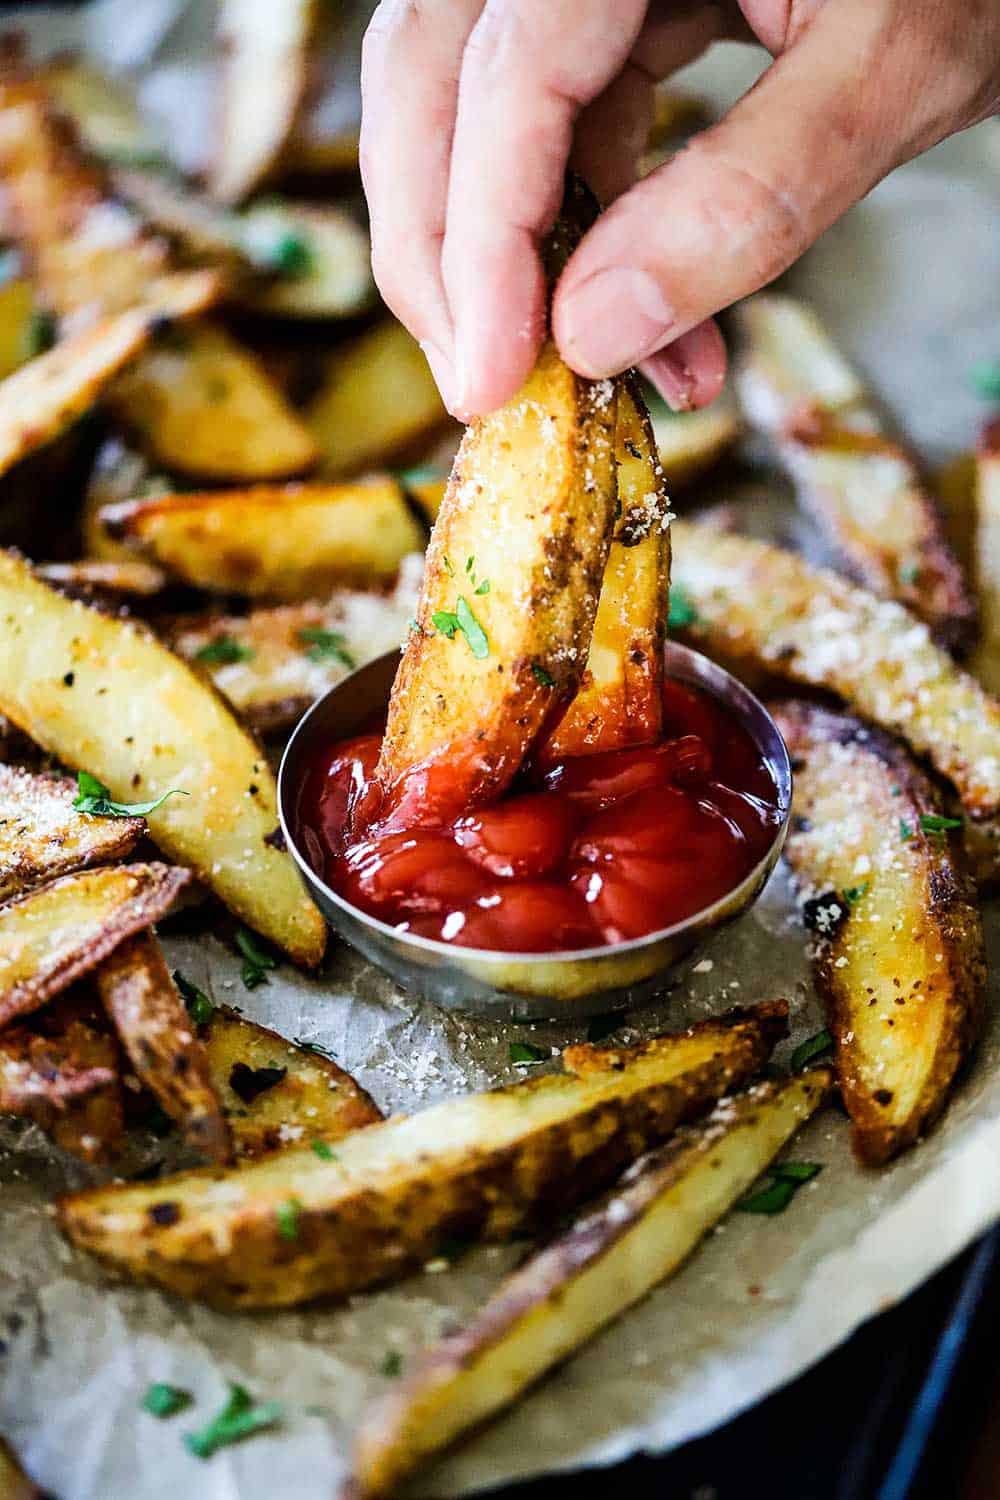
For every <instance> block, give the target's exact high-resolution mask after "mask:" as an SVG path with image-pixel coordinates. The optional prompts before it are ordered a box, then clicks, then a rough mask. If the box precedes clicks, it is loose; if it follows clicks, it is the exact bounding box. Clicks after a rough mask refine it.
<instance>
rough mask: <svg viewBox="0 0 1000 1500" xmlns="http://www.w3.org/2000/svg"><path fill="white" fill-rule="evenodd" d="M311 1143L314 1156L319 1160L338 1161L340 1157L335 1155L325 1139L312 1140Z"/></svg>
mask: <svg viewBox="0 0 1000 1500" xmlns="http://www.w3.org/2000/svg"><path fill="white" fill-rule="evenodd" d="M311 1145H312V1149H313V1152H314V1153H315V1155H316V1156H318V1157H319V1159H320V1161H339V1160H340V1157H339V1156H338V1155H337V1153H336V1151H332V1150H331V1149H330V1147H329V1146H328V1145H327V1144H326V1141H312V1142H311Z"/></svg>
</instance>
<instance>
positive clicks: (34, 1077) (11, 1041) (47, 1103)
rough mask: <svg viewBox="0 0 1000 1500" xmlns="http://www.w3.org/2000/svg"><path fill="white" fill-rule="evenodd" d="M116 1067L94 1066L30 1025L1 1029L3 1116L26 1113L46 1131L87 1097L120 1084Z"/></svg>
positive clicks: (1, 1109) (0, 1103)
mask: <svg viewBox="0 0 1000 1500" xmlns="http://www.w3.org/2000/svg"><path fill="white" fill-rule="evenodd" d="M115 1077H116V1073H115V1070H114V1069H113V1068H110V1067H106V1066H98V1067H95V1066H94V1065H93V1064H92V1063H89V1062H86V1063H85V1062H83V1061H81V1060H80V1058H79V1057H76V1056H74V1055H73V1052H72V1049H71V1048H66V1047H64V1046H60V1045H57V1044H55V1043H54V1042H53V1040H52V1039H51V1038H50V1037H45V1036H39V1035H38V1033H37V1032H33V1031H30V1030H29V1029H28V1028H27V1027H26V1026H7V1027H5V1028H4V1029H3V1031H0V1113H3V1114H5V1115H25V1116H27V1117H28V1118H29V1119H32V1120H34V1121H35V1122H36V1124H38V1125H41V1127H42V1129H43V1130H45V1129H49V1128H51V1125H52V1122H53V1120H54V1118H55V1116H56V1114H57V1113H59V1112H61V1111H63V1110H65V1109H66V1107H67V1105H68V1104H69V1103H70V1102H71V1101H73V1100H76V1099H80V1098H82V1097H83V1096H84V1095H85V1094H92V1093H93V1092H94V1090H95V1089H99V1088H103V1087H105V1086H107V1085H108V1084H111V1083H113V1082H114V1081H115Z"/></svg>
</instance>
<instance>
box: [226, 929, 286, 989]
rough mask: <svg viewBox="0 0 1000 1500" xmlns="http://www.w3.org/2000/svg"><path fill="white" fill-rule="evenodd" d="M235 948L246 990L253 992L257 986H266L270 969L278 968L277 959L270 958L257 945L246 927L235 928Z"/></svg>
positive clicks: (268, 954)
mask: <svg viewBox="0 0 1000 1500" xmlns="http://www.w3.org/2000/svg"><path fill="white" fill-rule="evenodd" d="M236 946H237V948H238V949H239V951H240V955H241V956H242V959H243V969H242V972H241V976H240V977H241V978H242V980H243V983H244V985H245V986H246V988H247V989H248V990H255V989H256V988H257V986H258V985H261V984H267V982H268V980H267V975H268V971H269V970H270V969H276V968H277V967H278V963H277V959H274V958H272V957H271V955H270V953H267V952H266V951H265V950H264V949H263V948H262V947H261V946H260V944H259V943H258V941H257V939H256V938H255V937H254V935H253V933H252V932H250V931H249V929H248V928H246V927H237V929H236Z"/></svg>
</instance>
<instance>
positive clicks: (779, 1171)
mask: <svg viewBox="0 0 1000 1500" xmlns="http://www.w3.org/2000/svg"><path fill="white" fill-rule="evenodd" d="M822 1170H823V1168H822V1166H821V1164H820V1163H819V1162H815V1161H786V1162H781V1163H779V1164H778V1165H777V1166H773V1167H771V1168H770V1169H769V1172H768V1175H769V1177H770V1179H771V1180H770V1182H768V1183H766V1184H765V1186H764V1187H762V1188H760V1189H759V1190H758V1191H757V1192H756V1193H751V1194H750V1196H749V1198H744V1199H742V1201H741V1202H739V1203H737V1205H736V1207H737V1208H738V1209H739V1210H740V1212H741V1213H745V1214H782V1213H784V1211H785V1209H786V1208H787V1207H788V1205H789V1203H791V1201H792V1199H793V1198H794V1197H795V1194H796V1193H797V1192H798V1190H799V1188H800V1187H802V1186H803V1184H805V1183H807V1182H811V1181H812V1179H813V1178H814V1177H815V1176H816V1175H817V1173H819V1172H822Z"/></svg>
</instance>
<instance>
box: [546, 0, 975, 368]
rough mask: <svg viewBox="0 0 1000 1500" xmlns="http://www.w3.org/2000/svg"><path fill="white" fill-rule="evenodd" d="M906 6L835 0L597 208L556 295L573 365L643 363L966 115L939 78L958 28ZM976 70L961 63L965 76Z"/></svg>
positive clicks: (890, 0)
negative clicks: (662, 159) (681, 145)
mask: <svg viewBox="0 0 1000 1500" xmlns="http://www.w3.org/2000/svg"><path fill="white" fill-rule="evenodd" d="M907 8H908V10H909V17H910V19H909V20H907V18H906V15H905V14H901V13H900V5H899V0H827V4H826V5H824V6H822V7H821V8H820V10H819V11H818V13H817V16H816V18H815V20H814V21H813V23H812V24H811V25H810V26H809V27H808V28H807V30H806V31H805V32H804V33H803V34H802V35H801V36H800V38H799V39H798V40H797V41H796V43H795V45H794V46H793V47H792V48H791V49H790V50H789V51H788V52H787V53H785V54H784V55H783V56H782V57H780V58H779V59H778V60H777V61H776V62H775V63H773V64H772V66H771V67H770V68H769V69H768V70H767V72H766V73H765V74H764V76H763V77H762V79H761V80H760V81H759V82H758V83H757V85H756V86H755V87H754V88H753V89H751V90H750V92H749V93H748V94H746V95H745V96H744V97H743V99H741V100H740V102H739V103H738V104H737V105H736V106H735V107H734V108H733V109H732V110H731V111H730V113H729V114H728V115H727V116H726V117H725V118H724V119H723V120H722V121H721V122H720V123H719V124H718V125H716V126H715V127H714V128H713V129H711V130H709V131H706V132H705V133H704V134H702V135H700V136H698V137H696V138H695V140H694V141H693V142H692V143H691V145H690V146H689V147H688V148H687V149H686V150H685V151H683V152H681V153H680V154H679V155H678V156H676V157H674V158H673V160H671V161H670V162H668V163H667V164H666V165H665V166H663V167H661V168H660V169H659V170H658V171H656V172H654V173H653V174H652V175H651V176H649V177H647V178H645V179H644V180H643V181H642V182H640V183H638V184H637V185H636V186H635V187H634V188H632V189H631V191H630V192H628V193H626V194H625V195H624V196H623V197H621V198H619V199H618V200H617V202H615V203H614V204H613V205H612V206H611V208H609V209H608V211H607V212H606V213H605V214H604V215H602V217H601V218H600V219H599V220H598V222H597V224H596V225H595V226H594V227H593V228H592V229H591V230H590V232H589V234H587V236H586V237H585V239H584V240H583V242H582V244H581V245H580V246H579V248H578V249H577V251H576V252H575V254H574V255H573V256H572V258H571V259H570V261H569V264H568V265H567V267H566V270H565V271H564V273H563V275H562V278H561V280H560V282H559V285H558V287H557V289H556V295H555V298H554V301H553V310H552V324H553V330H554V333H555V338H556V341H557V343H558V345H559V348H560V351H561V353H562V355H563V358H564V359H565V360H566V361H567V363H568V364H570V365H571V366H572V367H573V368H574V369H576V370H577V371H579V372H580V373H581V374H583V375H588V376H591V377H593V378H597V377H602V376H605V375H610V374H613V373H616V372H617V371H619V370H623V369H625V368H627V367H628V366H629V365H632V364H637V363H639V361H640V360H644V359H648V357H649V356H650V355H652V354H654V353H655V352H656V351H657V350H660V349H662V348H663V347H664V346H665V345H668V344H671V343H673V341H674V340H675V339H677V338H679V337H681V336H682V335H683V334H685V333H687V332H688V330H690V329H692V328H695V327H696V326H697V325H698V324H700V323H702V322H703V320H705V319H706V318H708V317H710V316H711V314H713V313H715V312H718V311H719V310H720V309H721V308H724V307H726V306H728V305H729V304H730V303H731V302H734V301H736V300H737V299H738V298H740V297H743V296H746V295H747V294H748V293H750V292H753V291H756V290H757V288H758V287H760V286H763V285H764V284H765V283H767V282H768V281H771V280H772V279H773V278H774V277H775V276H777V275H778V274H779V273H780V272H781V271H783V270H784V269H785V268H786V267H787V266H788V265H789V264H790V263H791V262H792V261H794V260H795V259H796V258H797V257H798V256H799V255H800V254H801V253H802V251H803V250H805V249H806V247H807V246H808V245H810V244H811V243H812V241H813V240H814V239H816V238H817V237H818V236H819V235H820V234H821V233H822V232H823V230H824V229H826V228H827V227H828V226H829V225H830V224H831V223H833V221H834V220H835V219H836V218H838V217H839V216H840V214H842V213H843V212H844V210H845V209H847V208H848V207H849V206H850V205H851V204H852V203H854V202H855V201H857V199H859V198H861V197H862V196H863V195H864V194H865V193H866V192H867V191H868V190H869V189H870V188H871V187H872V186H873V185H874V184H875V183H876V182H877V181H878V180H879V179H880V178H881V177H882V176H884V175H885V173H886V172H888V171H889V170H890V169H891V167H892V166H894V165H895V164H896V162H897V161H900V160H905V159H906V157H907V156H909V155H912V154H914V152H915V151H916V150H920V149H923V147H924V146H926V145H930V144H931V143H932V141H933V140H934V139H940V137H941V136H943V135H944V134H946V133H947V132H948V130H949V129H951V128H955V126H956V125H957V124H959V123H965V121H960V119H959V115H960V104H959V103H958V102H957V99H958V95H959V94H960V93H961V84H960V83H959V82H957V81H956V80H955V77H954V73H953V74H952V80H951V82H946V83H943V84H938V83H937V82H936V80H937V79H938V78H940V75H941V73H942V71H944V69H943V64H944V63H948V64H949V66H950V68H952V69H954V68H955V65H956V57H955V49H954V46H953V39H952V37H951V36H947V37H942V36H941V35H939V32H940V30H941V28H940V26H939V25H937V24H936V23H934V22H933V21H928V19H927V16H928V12H932V11H933V10H934V7H930V6H926V5H924V4H920V3H918V4H910V5H909V7H907V6H906V5H904V6H903V7H902V10H903V12H906V11H907ZM937 9H938V11H940V9H941V7H938V8H937ZM943 9H945V10H947V9H948V7H943ZM942 49H943V50H944V52H945V55H944V56H943V57H942V56H941V51H942ZM959 61H960V60H959ZM974 68H975V63H974V59H973V58H972V57H969V58H968V60H967V62H965V63H961V61H960V71H962V72H963V73H965V75H966V78H968V76H969V74H970V73H971V72H973V71H974ZM974 87H975V83H974V80H973V82H972V83H971V84H969V92H970V93H971V92H974ZM942 90H943V91H945V92H946V93H949V94H954V95H955V96H956V101H955V102H954V109H953V112H952V102H951V101H949V100H948V99H942V97H941V92H942ZM935 94H936V95H937V97H931V96H933V95H935ZM914 115H919V118H914V117H913V116H914Z"/></svg>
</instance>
